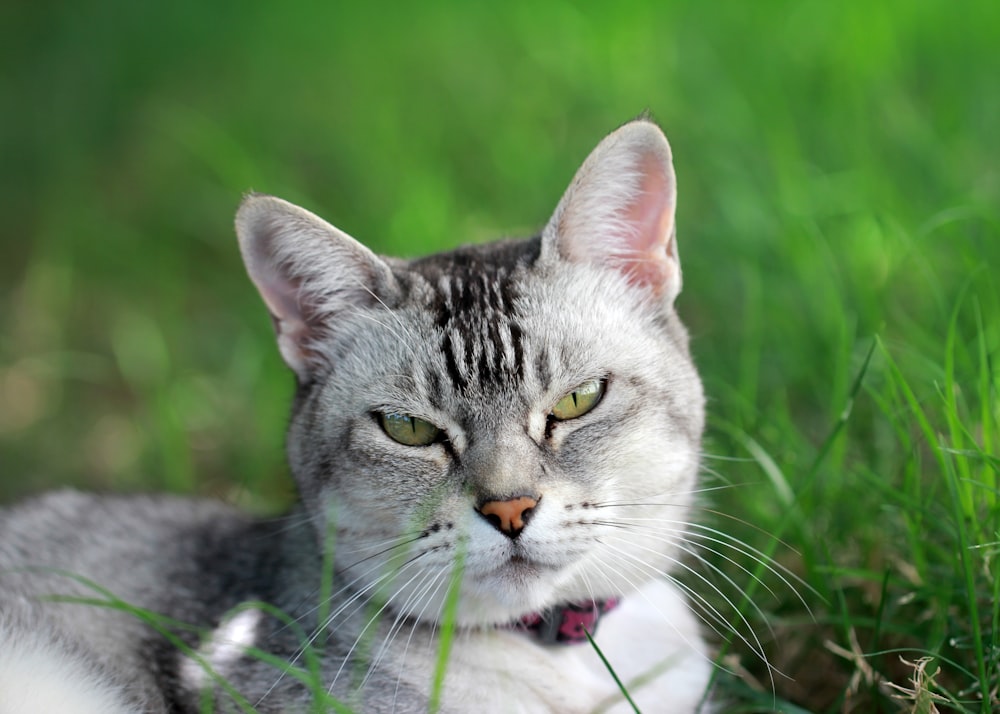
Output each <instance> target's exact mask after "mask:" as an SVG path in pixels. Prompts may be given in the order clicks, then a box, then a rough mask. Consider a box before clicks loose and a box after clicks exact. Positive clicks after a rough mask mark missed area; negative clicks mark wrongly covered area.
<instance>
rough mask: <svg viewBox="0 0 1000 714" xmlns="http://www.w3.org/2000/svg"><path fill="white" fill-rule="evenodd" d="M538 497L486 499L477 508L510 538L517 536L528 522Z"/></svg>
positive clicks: (480, 513) (491, 523)
mask: <svg viewBox="0 0 1000 714" xmlns="http://www.w3.org/2000/svg"><path fill="white" fill-rule="evenodd" d="M537 505H538V499H537V498H533V497H531V496H518V497H517V498H508V499H507V500H505V501H486V502H485V503H481V504H480V505H479V506H478V507H477V508H476V510H477V511H479V515H481V516H482V517H483V518H485V519H486V520H487V521H489V522H490V525H492V526H493V527H494V528H496V529H497V530H498V531H500V532H501V533H503V534H504V535H505V536H507V537H508V538H511V539H513V538H517V537H518V536H519V535H521V531H522V530H524V527H525V526H526V525H527V524H528V519H529V518H530V517H531V513H532V511H533V510H534V508H535V506H537Z"/></svg>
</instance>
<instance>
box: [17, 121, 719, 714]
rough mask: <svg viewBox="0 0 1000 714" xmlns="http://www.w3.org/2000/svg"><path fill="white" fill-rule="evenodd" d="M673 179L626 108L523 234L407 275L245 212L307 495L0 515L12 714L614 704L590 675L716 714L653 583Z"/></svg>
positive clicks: (689, 401)
mask: <svg viewBox="0 0 1000 714" xmlns="http://www.w3.org/2000/svg"><path fill="white" fill-rule="evenodd" d="M675 185H676V182H675V175H674V170H673V164H672V158H671V152H670V147H669V144H668V143H667V140H666V138H665V136H664V134H663V133H662V131H661V130H660V129H659V127H658V126H657V125H656V124H655V123H653V122H652V121H651V120H649V119H647V118H640V119H637V120H635V121H632V122H630V123H627V124H625V125H624V126H622V127H621V128H619V129H618V130H616V131H614V132H613V133H611V134H609V135H608V136H607V137H606V138H605V139H604V140H603V141H602V142H600V144H599V145H598V146H597V147H596V148H595V149H594V150H593V152H592V153H591V154H590V156H589V157H588V158H587V159H586V161H585V162H584V163H583V165H582V166H581V167H580V169H579V170H578V172H577V174H576V176H575V177H574V179H573V181H572V183H571V184H570V186H569V188H568V189H567V191H566V192H565V194H564V195H563V197H562V199H561V201H560V202H559V203H558V206H557V208H556V209H555V212H554V214H553V215H552V217H551V219H550V220H549V222H548V223H547V225H546V226H545V228H544V230H543V231H542V232H541V234H540V235H539V236H536V237H534V238H531V239H527V240H520V241H515V240H504V241H499V242H495V243H490V244H485V245H477V246H467V247H461V248H458V249H455V250H452V251H450V252H444V253H440V254H437V255H432V256H429V257H424V258H418V259H415V260H402V259H396V258H384V257H379V256H376V255H375V254H374V253H372V252H371V251H370V250H369V249H367V248H366V247H364V246H363V245H362V244H360V243H358V242H357V241H355V240H354V239H353V238H351V237H349V236H348V235H346V234H345V233H343V232H341V231H340V230H338V229H336V228H334V227H333V226H331V225H330V224H328V223H326V222H325V221H323V220H322V219H320V218H318V217H317V216H315V215H313V214H312V213H310V212H308V211H306V210H304V209H302V208H299V207H297V206H295V205H292V204H291V203H287V202H285V201H283V200H281V199H278V198H275V197H271V196H266V195H260V194H251V195H249V196H247V197H246V198H245V199H244V201H243V203H242V205H241V206H240V208H239V211H238V213H237V217H236V230H237V235H238V239H239V246H240V250H241V252H242V255H243V258H244V261H245V263H246V267H247V270H248V273H249V275H250V278H251V279H252V281H253V283H254V284H255V285H256V287H257V289H258V290H259V292H260V294H261V296H262V298H263V301H264V303H265V305H266V307H267V310H268V312H269V313H270V316H271V319H272V321H273V324H274V328H275V332H276V335H277V343H278V348H279V350H280V353H281V356H282V358H283V359H284V361H285V362H286V363H287V365H288V366H289V367H290V368H291V370H292V371H293V372H294V375H295V378H296V384H297V389H296V393H295V397H294V406H293V409H292V417H291V422H290V425H289V428H288V434H287V455H288V459H289V463H290V466H291V471H292V473H293V475H294V478H295V481H296V485H297V487H298V492H299V495H300V498H299V500H298V505H296V506H295V507H294V509H293V510H292V511H291V512H290V513H289V514H288V515H287V516H286V517H284V518H280V519H272V520H262V519H255V518H252V517H250V516H248V515H245V514H243V513H241V512H239V511H237V510H236V509H234V508H232V507H229V506H227V505H224V504H221V503H217V502H213V501H208V500H195V499H186V498H181V497H175V496H154V495H132V496H124V495H120V496H96V495H87V494H83V493H79V492H75V491H60V492H55V493H51V494H48V495H42V496H39V497H36V498H35V499H33V500H29V501H27V502H24V503H21V504H19V505H15V506H12V507H8V508H7V509H6V510H3V511H0V714H13V712H19V713H22V712H55V711H59V712H70V713H73V714H90V713H91V712H93V713H95V714H96V713H97V712H100V713H102V714H119V713H126V712H128V713H135V712H199V711H219V712H229V711H251V710H252V711H259V712H299V711H301V712H306V711H309V712H316V711H357V712H374V713H381V712H386V713H388V712H396V713H398V714H406V713H410V712H426V711H428V710H429V709H436V710H437V711H441V712H452V713H461V714H464V713H467V712H496V713H498V714H500V713H506V712H512V713H514V712H519V713H524V714H528V713H536V712H538V713H541V712H559V713H564V712H565V713H572V712H592V711H614V712H621V711H632V710H633V709H632V705H631V704H630V703H629V702H628V701H627V700H626V697H625V694H623V693H622V690H621V688H620V687H619V686H618V685H617V684H616V683H615V679H614V677H613V676H612V674H611V673H610V672H609V667H610V669H611V670H613V671H614V673H615V675H616V676H617V677H618V678H619V679H620V680H621V681H622V682H623V684H624V689H625V691H626V692H627V693H628V696H629V697H631V698H632V699H633V700H634V702H635V704H636V705H637V706H638V707H639V708H640V709H641V710H642V711H645V712H647V713H649V712H671V713H673V712H692V711H696V710H701V711H706V710H707V708H708V706H710V705H707V704H704V700H705V699H706V697H705V690H706V687H707V686H708V683H709V681H710V679H711V673H712V667H713V665H712V660H711V654H710V651H709V648H708V646H707V645H706V643H705V640H704V639H703V637H702V635H701V632H700V625H699V622H698V620H697V618H696V617H695V616H694V614H693V613H692V611H691V609H690V607H689V605H688V604H687V603H686V601H685V596H684V594H683V591H682V589H681V586H679V585H678V584H677V583H676V582H675V581H674V580H673V579H672V576H671V575H670V572H671V571H672V570H673V569H674V567H675V565H676V564H677V563H678V562H679V561H680V559H681V557H682V555H683V554H684V552H685V551H687V550H689V547H688V546H686V542H687V541H686V540H685V529H686V528H687V527H688V525H687V524H688V523H689V518H690V512H691V509H692V508H693V506H694V505H695V497H696V489H697V478H698V472H699V454H700V441H701V435H702V431H703V426H704V396H703V390H702V386H701V382H700V380H699V377H698V374H697V372H696V370H695V366H694V364H693V362H692V358H691V356H690V353H689V348H688V337H687V333H686V331H685V328H684V327H683V326H682V324H681V321H680V319H679V317H678V315H677V312H676V310H675V305H674V303H675V300H676V298H677V295H678V293H679V292H680V289H681V270H680V262H679V256H678V249H677V240H676V235H675V224H674V210H675V203H676V189H675ZM591 636H592V639H593V642H594V644H591V642H590V641H589V639H590V638H591ZM595 645H596V646H595ZM598 648H599V651H600V654H599V652H598ZM601 655H603V657H605V658H606V659H607V662H608V665H607V666H606V665H605V664H604V663H603V662H602V659H601Z"/></svg>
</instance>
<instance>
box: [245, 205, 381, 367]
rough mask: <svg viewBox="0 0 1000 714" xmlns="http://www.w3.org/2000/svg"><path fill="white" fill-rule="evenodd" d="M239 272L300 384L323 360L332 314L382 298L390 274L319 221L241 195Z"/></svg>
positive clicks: (301, 212) (377, 260)
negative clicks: (247, 277) (244, 272)
mask: <svg viewBox="0 0 1000 714" xmlns="http://www.w3.org/2000/svg"><path fill="white" fill-rule="evenodd" d="M236 234H237V236H238V237H239V243H240V252H241V253H242V254H243V261H244V263H246V267H247V272H248V273H249V274H250V278H251V279H252V280H253V282H254V284H255V285H256V286H257V289H258V290H259V291H260V295H261V297H262V298H264V302H265V304H266V305H267V309H268V310H269V311H270V313H271V319H272V320H273V321H274V329H275V332H277V337H278V349H279V350H280V351H281V356H282V357H283V358H284V360H285V363H286V364H288V366H289V367H291V368H292V369H293V370H294V371H295V374H296V375H297V376H298V378H299V381H300V382H307V381H309V380H310V378H311V377H312V375H313V374H314V373H315V372H316V371H317V370H318V369H321V368H322V367H323V366H324V365H325V364H326V363H327V359H326V357H325V354H324V350H323V342H324V340H325V339H326V338H327V337H329V335H330V334H332V332H333V331H334V330H335V329H336V322H337V319H338V316H343V315H344V314H349V313H350V312H351V311H353V310H356V309H357V308H358V307H361V306H370V305H373V304H374V303H375V302H376V301H381V300H382V298H383V297H386V296H388V294H390V293H391V292H392V290H393V286H394V285H395V281H394V278H393V276H392V271H391V270H390V269H389V266H388V265H386V264H385V262H383V261H382V260H381V259H380V258H379V257H378V256H376V255H375V254H374V253H372V252H371V251H370V250H368V248H366V247H365V246H363V245H361V244H360V243H358V242H357V241H356V240H354V239H353V238H351V237H350V236H349V235H347V234H346V233H344V232H343V231H340V230H338V229H337V228H334V227H333V226H331V225H330V224H329V223H327V222H326V221H324V220H323V219H322V218H320V217H318V216H316V215H314V214H312V213H310V212H309V211H307V210H305V209H304V208H299V207H298V206H295V205H293V204H291V203H288V202H287V201H283V200H281V199H280V198H275V197H273V196H264V195H259V194H252V195H250V196H247V197H246V198H245V199H244V200H243V203H242V204H241V205H240V208H239V211H237V213H236Z"/></svg>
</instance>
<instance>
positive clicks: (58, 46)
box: [0, 0, 1000, 712]
mask: <svg viewBox="0 0 1000 714" xmlns="http://www.w3.org/2000/svg"><path fill="white" fill-rule="evenodd" d="M357 5H358V4H357V3H354V4H333V3H319V2H317V3H309V4H295V5H294V7H293V6H292V4H288V5H287V6H282V10H281V13H280V14H278V13H276V11H275V8H276V7H277V6H276V5H274V4H273V3H263V2H243V3H224V2H220V3H204V2H195V1H194V0H179V1H178V2H174V3H169V4H161V6H156V7H154V6H151V5H150V6H147V4H144V3H126V2H114V1H112V0H93V1H92V2H89V3H79V4H69V3H66V4H64V7H62V8H60V7H58V5H53V4H51V3H41V4H39V3H6V4H5V5H4V7H3V8H2V9H0V28H2V29H0V39H2V41H0V66H2V67H3V72H2V73H0V106H2V107H3V111H2V112H0V156H2V157H3V161H2V162H0V208H2V215H3V216H4V221H3V230H2V233H0V499H2V500H5V501H6V500H10V499H13V498H16V497H19V496H22V495H25V494H27V493H30V492H34V491H37V490H41V489H45V488H51V487H55V486H57V485H61V484H76V485H82V486H87V487H91V488H98V489H115V490H135V489H144V490H145V489H149V490H154V489H155V490H160V489H168V490H172V491H182V492H198V493H206V494H212V495H217V496H222V497H224V498H227V499H230V500H235V501H239V502H242V503H245V504H247V505H248V506H250V507H253V508H256V509H259V510H275V509H277V508H279V507H280V505H281V504H282V503H285V502H287V499H288V497H289V493H288V492H289V487H288V482H287V477H286V470H285V466H284V464H283V457H282V446H281V444H282V431H283V428H284V423H285V418H286V410H287V408H288V402H289V399H290V396H291V390H292V378H291V376H290V375H289V374H288V373H287V372H286V370H285V369H284V368H283V366H282V365H281V363H280V359H279V357H278V355H277V351H276V349H275V348H274V346H273V343H272V337H271V332H270V325H269V324H268V321H267V319H266V316H265V314H264V311H263V309H262V306H261V305H260V304H259V300H258V298H257V296H256V294H255V293H254V291H253V289H252V287H251V286H250V284H249V281H248V280H247V279H246V278H245V276H244V273H243V269H242V266H241V264H240V261H239V257H238V254H237V250H236V244H235V239H234V237H233V231H232V228H231V220H232V214H233V212H234V210H235V207H236V205H237V203H238V201H239V197H240V194H241V193H242V192H243V191H246V190H248V189H251V188H252V189H256V190H259V191H265V192H270V193H275V194H278V195H281V196H284V197H286V198H289V199H291V200H294V201H297V202H300V203H302V204H304V205H306V206H307V207H310V208H313V209H315V210H317V211H318V212H320V213H321V214H323V215H324V216H325V217H327V218H329V219H331V220H332V221H334V222H336V223H337V225H339V226H340V227H342V228H344V229H345V230H347V231H348V232H350V233H351V234H353V235H355V236H356V237H358V238H360V239H362V240H364V241H365V242H367V243H368V244H369V245H371V246H372V247H374V248H375V249H376V250H379V251H382V252H388V253H401V254H405V255H416V254H420V253H424V252H427V251H430V250H434V249H437V248H439V247H444V246H450V245H454V244H457V243H460V242H467V241H479V240H485V239H487V238H489V237H493V236H496V235H500V234H513V235H518V234H526V233H530V232H531V231H533V230H536V229H537V228H538V227H539V226H540V225H541V224H542V223H543V222H544V221H545V219H546V218H547V216H548V213H549V212H550V211H551V209H552V208H553V207H554V205H555V202H556V200H557V199H558V196H559V194H560V192H561V191H562V189H563V188H564V187H565V185H566V184H567V182H568V181H569V179H570V177H571V175H572V172H573V171H574V169H575V168H576V166H577V165H578V164H579V162H580V161H581V160H582V159H583V157H584V156H585V155H586V153H587V151H588V150H589V149H590V148H591V147H592V146H593V145H594V144H596V142H597V141H598V140H599V139H600V137H601V136H603V135H604V134H605V133H606V132H607V131H609V130H610V129H612V128H614V127H615V126H617V125H618V124H620V123H621V122H623V121H625V120H626V119H628V118H630V117H632V116H634V115H636V114H638V113H639V112H641V111H643V110H644V109H647V108H648V109H650V110H651V111H652V112H653V114H654V116H655V117H656V118H657V119H658V120H659V121H660V122H661V123H662V124H663V126H664V128H665V130H666V131H667V134H668V136H669V137H670V139H671V142H672V145H673V148H674V153H675V161H676V164H677V171H678V176H679V182H680V195H681V198H680V200H681V203H680V210H679V216H678V220H679V237H680V241H681V243H680V245H681V253H682V256H683V260H684V271H685V293H684V294H683V296H682V297H681V303H680V307H681V310H682V311H683V314H684V316H685V319H686V321H687V323H688V324H689V326H690V327H691V330H692V333H693V336H694V350H695V353H696V356H697V359H698V363H699V365H700V368H701V370H702V372H703V375H704V378H705V382H706V386H707V390H708V392H709V395H710V400H711V401H710V411H711V414H712V416H711V420H710V428H709V434H708V438H707V441H706V446H705V449H706V467H707V469H708V470H710V471H711V472H712V475H710V476H709V482H708V485H709V486H725V488H721V489H719V490H717V491H714V492H712V494H711V512H709V511H706V513H705V522H706V525H710V526H712V527H714V528H717V529H720V530H724V531H725V532H726V533H728V534H730V535H731V536H732V537H735V538H738V539H740V540H741V541H743V542H745V543H746V544H747V545H748V546H749V547H751V548H754V549H757V550H759V551H762V552H765V553H770V554H772V555H773V558H774V560H775V562H776V563H777V564H780V565H781V566H783V567H785V568H788V569H789V571H791V572H792V573H794V574H795V575H797V576H798V577H800V578H802V580H803V581H804V584H800V585H796V586H795V588H794V589H793V588H790V587H788V586H787V585H785V584H784V583H783V582H782V581H781V580H780V579H779V578H778V577H777V575H776V574H775V573H774V572H772V571H769V570H767V569H765V568H763V567H761V566H759V565H758V564H756V563H755V562H754V560H753V559H751V558H738V557H737V555H738V554H736V553H734V552H731V551H723V550H722V548H721V546H719V547H718V548H717V549H719V550H720V551H722V552H721V553H720V554H711V553H709V558H710V559H711V560H712V562H713V563H714V564H716V565H717V566H718V567H719V568H720V570H721V571H722V573H724V575H725V576H726V577H729V578H731V579H732V580H733V581H735V582H737V583H738V584H740V586H741V587H743V588H745V589H746V590H747V591H748V592H749V593H750V594H751V595H752V602H753V605H751V604H750V603H749V602H744V600H743V599H742V598H741V596H740V594H739V593H738V592H735V591H734V589H733V587H732V586H731V585H730V584H729V583H727V582H726V580H725V578H724V577H722V576H720V575H719V574H718V573H716V574H714V575H712V574H711V573H708V574H707V575H706V577H709V576H711V577H713V578H715V580H716V581H717V582H718V586H719V589H720V590H721V591H722V593H723V594H724V595H727V596H728V597H729V599H730V600H731V601H732V602H733V603H734V604H735V605H736V606H737V610H738V612H736V611H734V610H733V608H731V607H725V608H723V610H722V611H723V613H724V615H725V617H726V618H727V619H728V620H730V621H731V622H732V623H733V626H734V627H735V628H736V629H737V630H738V631H739V632H740V633H741V634H743V635H744V636H748V635H749V632H748V631H747V629H748V625H747V624H744V620H743V618H745V621H746V623H749V626H750V627H752V629H753V631H754V632H755V633H756V634H757V636H758V637H759V638H760V639H761V641H762V644H763V648H764V651H765V652H766V654H767V658H768V659H769V661H770V662H771V664H772V665H773V666H774V667H775V668H776V669H777V670H778V672H773V673H770V674H769V672H768V670H767V667H766V666H765V665H764V663H762V661H761V660H760V658H759V657H757V656H756V655H755V654H754V653H753V652H752V649H751V647H750V646H748V644H747V643H746V642H744V641H741V640H740V639H738V638H735V637H734V638H732V642H731V643H730V644H728V645H723V647H722V649H723V651H724V653H725V656H724V662H725V665H726V667H727V670H728V672H729V673H721V674H720V676H719V683H718V686H719V690H720V691H721V692H723V693H728V694H729V695H730V696H731V697H733V699H732V700H731V701H732V702H733V704H732V709H733V710H734V711H736V710H739V711H766V710H768V709H769V708H772V707H774V708H777V709H780V710H783V711H801V710H806V711H812V712H839V711H854V712H873V711H898V710H903V711H930V710H931V709H930V707H931V702H934V706H936V707H937V708H938V709H939V710H941V711H969V712H987V711H990V710H991V708H992V707H996V706H997V694H996V692H997V688H998V687H1000V663H998V660H1000V609H998V604H997V603H998V593H1000V575H998V569H997V564H996V555H997V553H998V552H1000V505H998V501H1000V495H998V479H1000V474H998V471H1000V449H998V444H1000V406H998V405H1000V400H998V399H997V392H998V386H1000V367H998V362H1000V284H998V283H1000V280H998V278H997V277H996V269H997V267H1000V210H998V206H1000V169H998V166H1000V131H997V127H1000V91H998V90H997V77H1000V52H998V51H997V47H996V45H997V37H998V36H1000V5H998V4H997V3H994V2H987V1H985V0H983V1H976V0H972V1H970V2H967V3H962V4H961V5H955V4H952V5H947V4H944V3H938V2H933V1H931V0H912V1H910V2H902V1H899V2H887V3H881V4H876V3H861V2H851V1H848V2H839V3H834V2H825V1H823V2H821V1H819V0H804V1H803V2H759V3H742V4H736V3H728V4H715V3H701V2H693V1H692V2H659V3H645V2H643V3H640V2H624V3H617V4H615V5H608V6H607V7H605V8H601V9H583V8H582V7H578V6H576V5H573V4H571V3H568V2H553V3H522V2H513V3H507V4H504V5H502V6H499V5H497V6H496V8H497V9H495V10H494V9H492V7H491V6H487V5H481V4H473V3H466V4H461V5H460V4H457V3H446V2H444V1H443V0H431V1H430V2H425V3H421V4H419V5H417V4H414V5H412V6H406V7H404V6H393V5H388V4H382V3H375V4H371V5H370V7H366V8H362V7H356V6H357ZM730 486H731V487H730ZM779 539H780V540H779ZM723 556H726V557H723ZM727 557H728V558H731V559H732V560H735V561H737V562H735V563H734V562H732V560H728V559H727ZM744 569H746V570H750V571H751V573H753V574H755V575H756V576H757V577H759V578H760V579H761V581H763V583H762V584H758V583H757V581H756V580H755V579H754V578H753V577H751V576H750V575H748V574H747V573H746V572H745V570H744ZM691 584H692V586H693V587H698V588H700V589H701V590H705V588H704V585H703V584H702V583H701V582H700V581H698V580H697V579H692V581H691ZM765 586H766V587H765ZM795 590H797V591H798V593H799V594H800V595H801V597H802V600H804V601H805V602H804V603H803V602H802V601H800V599H799V598H798V596H797V595H796V593H795ZM705 595H706V597H710V598H713V599H719V600H720V602H721V597H720V596H718V595H716V594H713V593H712V592H711V591H709V592H705ZM807 606H808V607H807ZM748 640H749V641H750V642H752V641H753V640H752V639H750V638H749V637H748ZM923 657H929V658H930V660H929V661H927V662H922V663H921V664H920V665H919V666H917V664H916V663H918V662H919V661H920V660H921V658H923ZM908 663H913V664H908ZM772 679H773V684H772ZM914 682H916V683H917V684H914ZM890 685H895V688H893V686H890ZM900 688H902V689H903V690H911V691H912V690H918V691H915V692H913V694H912V696H910V698H909V699H908V700H907V699H905V697H906V696H908V695H906V694H905V693H904V692H901V691H900ZM894 695H895V696H896V697H899V696H902V697H904V699H898V698H896V699H894V698H893V696H894ZM793 707H799V709H794V708H793Z"/></svg>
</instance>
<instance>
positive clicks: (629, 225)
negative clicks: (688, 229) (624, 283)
mask: <svg viewBox="0 0 1000 714" xmlns="http://www.w3.org/2000/svg"><path fill="white" fill-rule="evenodd" d="M676 203H677V186H676V181H675V177H674V167H673V162H672V159H671V155H670V145H669V144H668V143H667V138H666V137H665V136H664V135H663V132H662V131H660V128H659V127H658V126H657V125H656V124H654V123H653V122H651V121H649V120H646V119H638V120H636V121H633V122H630V123H628V124H626V125H625V126H623V127H621V128H620V129H618V130H617V131H615V132H613V133H611V134H609V135H608V136H607V137H606V138H605V139H604V141H602V142H601V143H600V144H599V145H598V146H597V148H596V149H594V150H593V152H591V154H590V156H588V157H587V160H586V161H584V163H583V165H582V166H581V167H580V169H579V170H578V171H577V173H576V176H575V177H574V178H573V182H572V183H571V184H570V186H569V188H568V189H567V190H566V193H565V194H563V197H562V200H561V201H560V202H559V206H558V207H557V208H556V211H555V213H554V214H553V215H552V218H551V219H550V220H549V223H548V225H547V226H546V227H545V230H544V231H543V233H542V251H543V255H546V254H550V255H551V254H552V253H555V254H557V255H559V256H560V257H562V258H563V259H565V260H570V261H574V262H587V263H595V264H600V265H605V266H608V267H612V268H614V269H616V270H618V271H619V272H621V273H622V274H624V275H625V276H626V277H627V278H628V280H629V282H630V283H632V284H633V285H638V286H641V287H643V288H645V289H646V290H648V291H650V292H651V294H653V295H655V296H656V297H657V298H659V299H662V300H664V301H666V302H668V303H671V302H673V300H674V298H676V297H677V294H678V293H679V292H680V290H681V266H680V259H679V257H678V254H677V239H676V236H675V231H674V208H675V206H676Z"/></svg>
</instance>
